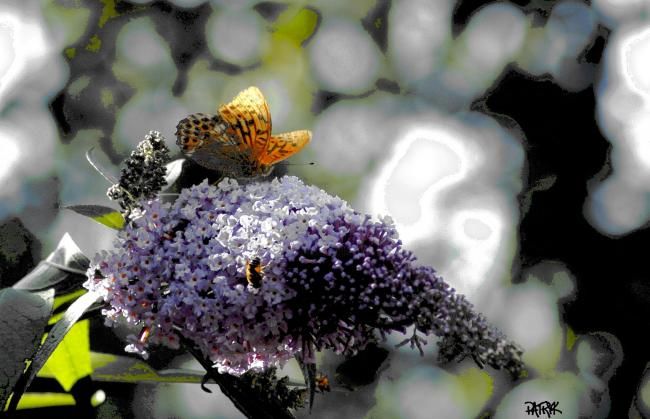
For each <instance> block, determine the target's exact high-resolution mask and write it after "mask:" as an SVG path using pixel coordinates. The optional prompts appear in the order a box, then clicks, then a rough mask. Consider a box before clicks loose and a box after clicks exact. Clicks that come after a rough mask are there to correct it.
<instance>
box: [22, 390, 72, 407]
mask: <svg viewBox="0 0 650 419" xmlns="http://www.w3.org/2000/svg"><path fill="white" fill-rule="evenodd" d="M76 404H77V403H76V402H75V399H74V397H73V396H72V394H67V393H25V394H23V397H21V398H20V401H19V402H18V407H17V410H23V409H37V408H40V407H60V406H74V405H76Z"/></svg>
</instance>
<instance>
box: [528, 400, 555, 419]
mask: <svg viewBox="0 0 650 419" xmlns="http://www.w3.org/2000/svg"><path fill="white" fill-rule="evenodd" d="M525 404H526V413H528V415H529V416H532V415H534V416H535V417H540V416H543V415H546V417H548V418H550V417H551V416H553V415H555V414H557V413H559V414H560V415H561V414H562V411H561V410H560V409H558V408H557V407H558V405H559V404H560V402H549V401H543V402H525Z"/></svg>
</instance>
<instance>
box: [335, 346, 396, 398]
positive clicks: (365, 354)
mask: <svg viewBox="0 0 650 419" xmlns="http://www.w3.org/2000/svg"><path fill="white" fill-rule="evenodd" d="M386 358H388V350H386V349H384V348H380V347H379V346H377V345H368V346H367V347H366V348H365V349H364V350H362V351H359V353H357V354H356V355H354V356H352V357H350V358H349V359H347V360H345V361H344V362H343V363H342V364H341V365H339V366H338V367H337V368H336V374H337V376H336V378H337V381H338V382H339V383H341V384H342V385H344V386H347V387H350V388H355V387H359V386H365V385H368V384H371V383H372V382H373V381H375V379H376V378H377V374H378V372H379V369H380V368H381V366H382V364H383V363H384V361H385V360H386Z"/></svg>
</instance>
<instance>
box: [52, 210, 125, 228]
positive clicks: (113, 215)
mask: <svg viewBox="0 0 650 419" xmlns="http://www.w3.org/2000/svg"><path fill="white" fill-rule="evenodd" d="M64 208H65V209H69V210H72V211H74V212H76V213H77V214H81V215H84V216H86V217H89V218H92V219H93V220H95V221H97V222H98V223H100V224H103V225H105V226H106V227H110V228H114V229H115V230H121V229H122V228H123V227H124V224H125V223H126V221H125V220H124V216H122V214H121V213H120V212H119V211H117V210H115V209H113V208H110V207H105V206H102V205H69V206H67V207H64Z"/></svg>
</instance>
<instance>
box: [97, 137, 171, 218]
mask: <svg viewBox="0 0 650 419" xmlns="http://www.w3.org/2000/svg"><path fill="white" fill-rule="evenodd" d="M167 162H169V148H167V145H165V138H164V137H163V136H162V135H161V134H160V133H159V132H158V131H149V134H147V135H146V136H145V137H144V140H143V141H141V142H140V143H139V144H138V146H137V148H136V149H135V150H134V151H132V152H131V156H130V157H129V158H128V159H127V160H126V166H125V167H124V168H123V169H122V171H121V173H120V180H119V182H118V183H117V184H115V185H113V186H111V187H110V188H109V189H108V191H107V192H106V194H107V195H108V197H109V198H110V199H112V200H114V201H118V202H119V203H120V207H121V208H122V210H123V211H124V212H125V213H130V211H131V210H132V209H134V208H136V207H137V204H138V202H139V201H140V200H142V199H151V198H153V197H154V196H155V195H156V193H157V192H159V191H160V189H161V188H162V187H163V186H164V185H165V184H166V181H165V172H166V169H165V163H167Z"/></svg>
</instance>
